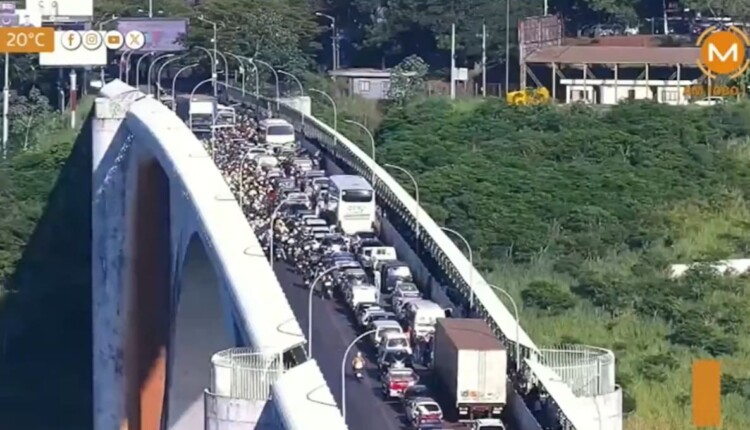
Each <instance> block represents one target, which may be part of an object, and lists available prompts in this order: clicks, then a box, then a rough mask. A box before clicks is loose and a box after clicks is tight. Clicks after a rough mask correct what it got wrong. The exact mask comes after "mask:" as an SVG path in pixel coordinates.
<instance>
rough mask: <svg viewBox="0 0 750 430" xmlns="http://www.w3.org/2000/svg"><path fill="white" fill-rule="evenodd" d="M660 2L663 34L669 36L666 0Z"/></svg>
mask: <svg viewBox="0 0 750 430" xmlns="http://www.w3.org/2000/svg"><path fill="white" fill-rule="evenodd" d="M661 4H662V6H663V8H664V16H663V19H664V35H665V36H669V23H668V22H667V0H662V1H661Z"/></svg>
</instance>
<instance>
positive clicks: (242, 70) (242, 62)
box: [226, 52, 246, 96]
mask: <svg viewBox="0 0 750 430" xmlns="http://www.w3.org/2000/svg"><path fill="white" fill-rule="evenodd" d="M226 55H229V56H230V57H232V58H234V59H235V60H236V61H237V63H238V64H239V69H238V70H239V72H240V75H242V95H243V96H244V95H245V75H246V73H245V72H246V69H245V60H243V59H242V58H241V57H240V56H239V55H235V54H232V53H231V52H227V53H226ZM227 74H228V73H227Z"/></svg>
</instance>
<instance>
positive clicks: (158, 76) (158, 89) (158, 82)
mask: <svg viewBox="0 0 750 430" xmlns="http://www.w3.org/2000/svg"><path fill="white" fill-rule="evenodd" d="M180 58H182V56H180V57H175V58H170V59H169V60H167V61H165V62H164V64H162V65H161V67H159V71H157V72H156V93H157V94H156V96H157V97H156V98H157V99H159V93H160V92H161V73H162V72H163V71H164V68H165V67H166V66H168V65H169V63H174V62H175V61H177V60H179V59H180ZM173 97H174V96H173Z"/></svg>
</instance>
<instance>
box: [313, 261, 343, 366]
mask: <svg viewBox="0 0 750 430" xmlns="http://www.w3.org/2000/svg"><path fill="white" fill-rule="evenodd" d="M336 269H337V267H336V266H333V267H329V268H328V269H326V270H324V271H322V272H320V274H318V276H317V277H315V279H314V280H313V281H312V284H310V292H309V293H308V296H307V358H310V357H312V345H313V344H312V319H313V313H312V302H313V300H312V298H313V292H315V286H316V285H317V284H318V282H320V280H321V279H323V277H324V276H325V275H327V274H329V273H331V272H333V271H334V270H336Z"/></svg>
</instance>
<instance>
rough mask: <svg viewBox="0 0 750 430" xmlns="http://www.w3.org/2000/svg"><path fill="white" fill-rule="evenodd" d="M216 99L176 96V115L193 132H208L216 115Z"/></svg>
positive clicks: (198, 96) (199, 96)
mask: <svg viewBox="0 0 750 430" xmlns="http://www.w3.org/2000/svg"><path fill="white" fill-rule="evenodd" d="M216 107H217V104H216V99H214V98H213V97H210V96H204V95H194V96H193V97H192V98H191V97H190V96H186V95H180V96H177V115H178V116H179V117H180V118H182V120H183V121H185V123H187V124H188V126H189V127H191V129H192V130H193V131H198V132H210V131H211V126H212V125H213V122H214V115H216Z"/></svg>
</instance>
